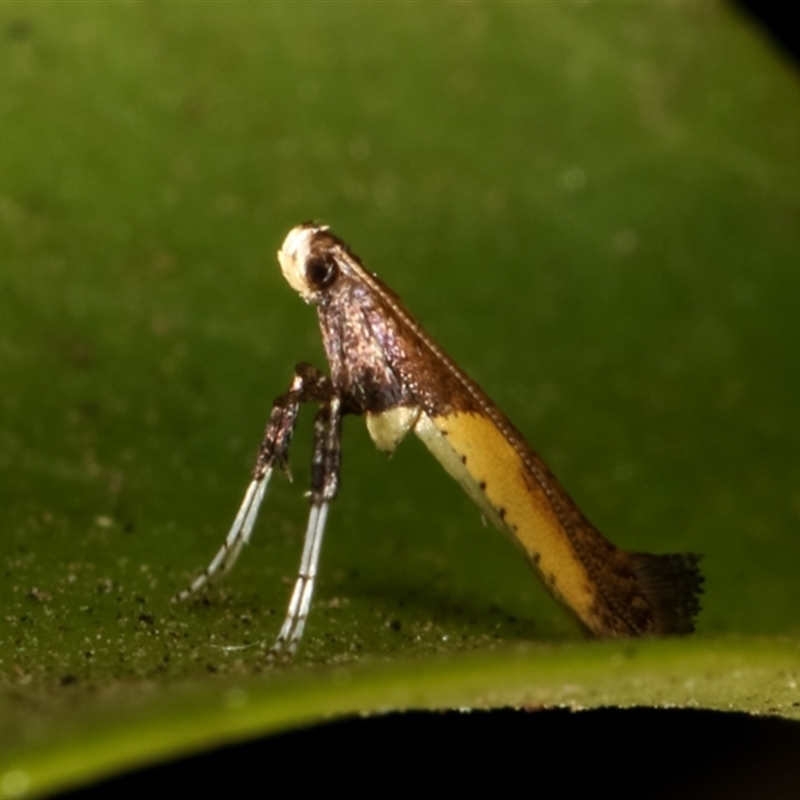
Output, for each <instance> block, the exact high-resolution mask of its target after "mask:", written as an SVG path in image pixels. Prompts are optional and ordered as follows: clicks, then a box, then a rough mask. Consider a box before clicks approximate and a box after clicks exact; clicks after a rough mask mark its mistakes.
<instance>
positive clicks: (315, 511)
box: [272, 396, 342, 655]
mask: <svg viewBox="0 0 800 800" xmlns="http://www.w3.org/2000/svg"><path fill="white" fill-rule="evenodd" d="M341 437H342V416H341V401H340V399H339V397H337V396H334V397H333V398H332V399H331V401H330V402H329V403H327V404H325V405H324V406H322V408H320V410H319V412H318V414H317V417H316V419H315V420H314V455H313V462H312V466H311V512H310V513H309V517H308V527H307V528H306V536H305V541H304V542H303V556H302V559H301V561H300V572H299V574H298V576H297V581H296V582H295V585H294V591H293V592H292V599H291V600H290V601H289V608H288V610H287V612H286V619H285V620H284V622H283V625H282V626H281V630H280V633H279V634H278V638H277V639H276V640H275V644H274V645H273V646H272V653H273V654H275V655H278V654H280V653H282V652H284V650H285V651H287V652H288V654H289V655H292V654H293V653H294V652H295V650H296V649H297V645H298V643H299V642H300V639H302V637H303V630H304V629H305V626H306V620H307V619H308V611H309V608H310V607H311V596H312V595H313V593H314V579H315V578H316V576H317V566H318V564H319V554H320V550H321V548H322V537H323V535H324V533H325V522H326V521H327V519H328V508H329V506H330V503H331V500H333V498H334V497H335V496H336V492H337V491H338V489H339V469H340V467H341V460H342V456H341Z"/></svg>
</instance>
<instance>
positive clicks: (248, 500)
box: [173, 467, 272, 600]
mask: <svg viewBox="0 0 800 800" xmlns="http://www.w3.org/2000/svg"><path fill="white" fill-rule="evenodd" d="M271 477H272V467H270V468H269V469H267V470H266V471H265V472H264V475H263V477H260V478H254V479H253V480H252V481H251V482H250V485H249V486H248V487H247V491H246V492H245V495H244V500H242V505H241V506H240V507H239V512H238V513H237V514H236V519H234V521H233V525H231V529H230V531H229V532H228V535H227V536H226V537H225V541H224V542H223V544H222V547H220V549H219V550H218V551H217V554H216V555H215V556H214V558H213V559H212V561H211V563H210V564H209V565H208V566H207V567H206V568H205V569H204V570H203V572H202V573H201V574H200V575H199V576H198V577H197V578H195V579H194V580H193V581H192V583H191V585H190V586H189V588H188V589H184V590H183V591H182V592H181V593H180V594H179V595H177V596H176V597H174V598H173V600H185V599H186V598H187V597H189V596H190V595H192V594H193V593H194V592H198V591H200V589H202V588H203V587H204V586H206V585H208V583H209V582H210V581H211V580H212V579H213V578H214V577H215V576H217V575H219V574H221V573H225V572H227V571H228V570H229V569H230V568H231V567H232V566H233V565H234V564H235V563H236V559H237V558H238V557H239V553H241V551H242V547H243V546H244V545H246V544H247V543H248V542H249V541H250V537H251V536H252V535H253V525H255V522H256V518H257V517H258V510H259V508H260V507H261V502H262V501H263V499H264V493H265V492H266V491H267V485H268V484H269V479H270V478H271Z"/></svg>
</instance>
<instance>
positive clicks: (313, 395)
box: [173, 364, 333, 600]
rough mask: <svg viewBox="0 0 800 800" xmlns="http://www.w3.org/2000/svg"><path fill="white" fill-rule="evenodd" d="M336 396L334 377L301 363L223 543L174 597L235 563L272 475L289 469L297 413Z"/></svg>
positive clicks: (199, 586)
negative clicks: (303, 405)
mask: <svg viewBox="0 0 800 800" xmlns="http://www.w3.org/2000/svg"><path fill="white" fill-rule="evenodd" d="M332 396H333V386H332V385H331V382H330V380H329V379H328V378H327V377H325V375H323V374H322V373H321V372H320V371H319V370H317V369H315V368H314V367H312V366H311V365H309V364H298V365H297V366H296V367H295V373H294V377H293V378H292V382H291V384H290V386H289V391H288V392H286V394H284V395H281V396H280V397H279V398H278V399H277V400H275V402H274V403H273V404H272V411H271V413H270V417H269V422H267V427H266V430H265V431H264V439H263V441H262V442H261V445H260V447H259V449H258V457H257V458H256V465H255V467H254V468H253V479H252V480H251V481H250V485H249V486H248V487H247V491H246V492H245V495H244V500H243V501H242V504H241V506H240V507H239V511H238V513H237V514H236V518H235V519H234V521H233V525H231V528H230V530H229V531H228V535H227V536H226V537H225V541H224V542H223V544H222V547H220V549H219V550H218V551H217V554H216V555H215V556H214V558H213V559H212V561H211V563H210V564H209V565H208V566H207V567H206V568H205V570H203V572H202V573H201V574H200V575H199V576H198V577H197V578H195V579H194V580H193V581H192V583H191V584H190V585H189V587H188V588H186V589H184V590H183V591H182V592H181V593H180V594H178V595H177V596H176V597H174V598H173V600H185V599H186V598H188V597H189V596H190V595H192V594H193V593H194V592H198V591H200V589H202V588H204V587H205V586H207V585H208V584H209V583H210V581H211V580H213V579H214V578H215V577H216V576H217V575H221V574H224V573H226V572H228V570H230V569H231V567H233V565H234V564H235V563H236V559H237V558H238V557H239V553H241V551H242V547H244V545H246V544H247V543H248V542H249V541H250V537H251V536H252V533H253V526H254V525H255V522H256V518H257V517H258V510H259V508H260V507H261V502H262V500H263V499H264V494H265V492H266V491H267V486H268V484H269V479H270V478H271V477H272V472H273V470H274V468H275V467H276V466H277V467H279V468H280V469H283V470H285V471H286V472H288V462H287V457H288V454H289V444H290V442H291V439H292V434H293V433H294V427H295V423H296V422H297V414H298V411H299V410H300V406H301V405H302V404H303V403H313V402H320V401H322V402H325V403H327V402H329V401H330V398H331V397H332Z"/></svg>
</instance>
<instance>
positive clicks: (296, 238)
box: [278, 222, 328, 303]
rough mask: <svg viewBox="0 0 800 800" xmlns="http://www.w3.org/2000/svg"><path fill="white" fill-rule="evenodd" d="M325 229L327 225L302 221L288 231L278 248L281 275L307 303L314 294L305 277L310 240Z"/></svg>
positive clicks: (309, 253) (309, 252) (311, 299)
mask: <svg viewBox="0 0 800 800" xmlns="http://www.w3.org/2000/svg"><path fill="white" fill-rule="evenodd" d="M326 230H328V226H327V225H315V224H314V223H312V222H304V223H303V224H302V225H298V226H297V227H295V228H292V229H291V230H290V231H289V233H288V234H287V236H286V238H285V239H284V240H283V244H282V245H281V249H280V250H278V261H279V262H280V265H281V270H282V271H283V277H284V278H286V280H287V281H288V282H289V285H290V286H291V287H292V288H293V289H294V290H295V291H296V292H299V294H300V296H301V297H302V298H303V300H305V301H306V302H307V303H311V302H313V301H314V297H315V295H316V292H315V290H314V289H313V288H312V287H311V286H310V285H309V283H308V280H307V278H306V263H307V261H308V259H309V256H310V255H311V242H312V240H313V238H314V236H315V235H316V234H318V233H320V232H321V231H326Z"/></svg>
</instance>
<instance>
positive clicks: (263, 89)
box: [0, 2, 800, 797]
mask: <svg viewBox="0 0 800 800" xmlns="http://www.w3.org/2000/svg"><path fill="white" fill-rule="evenodd" d="M799 130H800V90H799V89H798V84H797V78H796V74H795V73H793V72H792V70H791V69H790V67H789V65H788V64H786V63H782V62H781V61H779V60H778V59H777V58H776V56H775V55H774V54H773V53H772V52H771V51H770V50H769V48H768V46H767V44H766V42H764V41H762V40H761V39H759V37H758V35H757V34H756V33H754V32H753V31H752V30H750V29H749V28H748V27H747V26H746V25H745V24H744V23H743V21H742V20H741V19H739V18H738V17H737V16H736V14H735V13H734V12H733V11H732V9H731V8H730V7H729V6H727V5H723V4H721V3H716V2H706V3H681V2H676V3H660V2H651V3H637V4H626V3H595V4H586V3H530V4H524V3H509V4H503V3H493V4H424V5H423V4H356V3H346V4H345V3H342V4H339V3H295V4H290V3H275V4H240V3H230V4H196V5H186V4H167V3H128V4H15V3H5V4H3V5H0V387H2V393H0V409H2V415H0V500H1V502H0V532H1V533H0V569H2V573H1V575H2V577H1V578H0V608H2V618H1V619H0V797H14V796H23V795H30V794H42V793H46V792H49V791H53V790H55V789H57V788H59V787H61V786H66V785H76V784H80V783H85V782H88V781H91V780H94V779H96V778H97V777H99V776H101V775H105V774H110V773H111V772H113V771H115V770H119V769H122V768H126V767H130V766H132V765H134V764H141V763H146V762H148V761H152V760H163V759H166V758H169V757H171V756H172V755H174V754H177V753H182V752H190V751H195V750H198V749H203V748H208V747H211V746H214V745H215V744H218V743H219V742H221V741H234V740H237V739H241V738H243V737H246V736H249V735H256V734H261V733H264V732H269V731H277V730H285V729H287V728H290V727H296V726H299V725H305V724H310V723H313V722H315V721H318V720H321V719H323V718H326V717H328V716H330V715H338V714H353V713H358V712H374V711H385V710H393V709H408V708H452V707H476V708H492V707H500V706H506V705H511V706H525V707H528V706H536V707H538V706H550V705H562V704H566V705H569V706H571V707H575V708H593V707H598V706H605V705H620V706H628V705H637V704H645V705H653V706H672V705H687V706H695V707H701V708H716V709H734V710H740V711H741V710H745V711H751V712H758V713H774V714H781V715H784V716H788V717H796V716H798V712H797V709H798V708H799V707H800V706H798V702H800V693H798V692H797V690H796V681H797V678H798V671H800V670H798V666H797V665H798V664H799V663H800V661H798V641H799V640H800V637H799V636H798V634H800V582H798V581H797V577H796V575H797V566H798V563H800V537H798V536H797V528H798V523H800V462H798V458H797V453H798V452H800V421H799V420H800V418H799V417H798V414H797V408H798V407H800V372H799V371H798V369H797V342H798V341H800V322H798V316H797V312H796V306H797V297H798V296H800V271H798V269H797V254H798V252H800V225H798V224H797V221H798V219H800V189H799V188H798V187H800V136H798V131H799ZM307 219H318V220H322V221H325V222H328V223H330V224H331V225H332V227H333V229H334V230H335V231H336V232H337V233H339V234H340V235H341V236H343V237H344V238H345V239H346V240H347V241H348V242H349V243H350V244H351V245H352V247H353V248H354V250H355V251H356V252H357V253H358V254H359V255H360V256H361V257H362V258H363V259H364V261H365V263H366V265H367V266H368V268H370V269H372V270H375V271H376V272H378V273H379V275H380V276H381V278H383V279H384V280H385V281H386V282H387V283H388V284H389V285H390V286H392V287H393V288H394V289H395V290H396V291H397V292H398V294H400V296H401V297H403V299H404V301H405V302H406V303H407V305H408V306H409V308H411V309H412V311H413V312H414V313H415V315H416V316H417V317H418V318H419V319H420V321H421V322H422V323H423V324H424V325H425V327H426V329H427V330H428V331H429V332H430V333H431V334H432V335H433V336H434V337H435V338H436V339H437V340H438V341H439V342H440V343H441V344H442V346H443V347H444V349H445V350H446V351H447V352H449V353H450V354H451V355H452V356H453V357H454V358H455V359H456V361H457V362H458V363H459V364H461V365H462V366H463V367H464V368H465V369H466V370H467V371H468V372H469V373H470V374H471V375H472V376H473V377H474V378H475V379H477V380H478V381H479V382H480V383H481V385H483V386H484V388H485V389H486V391H487V392H488V393H489V394H490V396H492V397H493V398H494V399H495V401H496V402H497V403H498V405H499V406H500V407H501V408H502V409H503V410H504V411H505V412H506V413H507V414H508V415H509V416H510V418H511V419H512V420H513V421H514V423H515V424H516V425H517V426H518V427H519V428H520V429H521V430H522V431H523V432H524V433H525V434H526V436H528V438H529V440H530V441H531V443H532V444H533V446H534V447H535V448H536V449H537V450H538V451H539V452H540V453H541V454H542V456H543V457H544V458H545V460H546V461H547V463H548V464H549V465H550V466H551V467H552V468H553V470H554V471H555V472H556V474H558V475H559V477H560V479H561V481H562V482H563V483H564V484H565V485H566V486H567V488H568V489H569V491H570V493H571V494H572V495H573V496H574V497H575V499H576V500H577V501H578V503H579V505H580V506H581V507H582V508H583V509H584V511H585V512H586V513H587V515H588V516H589V517H590V518H591V519H592V520H593V521H594V522H595V524H597V526H598V528H599V529H600V530H602V531H603V532H604V533H605V534H606V535H607V536H609V538H611V539H612V540H613V541H614V542H615V543H617V544H618V545H620V546H622V547H625V548H627V549H632V550H642V551H650V552H698V553H702V554H704V560H703V562H702V566H703V571H704V573H705V575H706V585H705V589H706V593H705V595H704V597H703V611H702V613H701V616H700V618H699V624H698V633H697V634H696V635H695V636H694V637H692V638H689V639H686V640H681V641H663V642H656V641H648V642H635V643H631V642H623V643H616V644H607V643H606V644H598V643H593V642H587V641H584V640H583V639H582V637H581V634H580V632H579V631H578V630H577V628H576V627H575V625H574V623H573V622H572V621H571V620H570V619H569V618H568V617H567V615H565V613H564V612H563V610H562V609H561V608H559V607H558V606H557V605H556V604H555V603H554V602H553V601H552V599H551V598H550V597H549V595H548V594H547V593H546V591H545V590H544V589H543V588H542V587H541V586H540V585H539V584H538V582H537V581H536V580H535V578H533V576H532V575H531V573H530V571H529V570H528V568H527V566H526V565H525V563H524V561H523V560H522V559H521V558H520V557H519V554H518V553H517V552H516V551H515V549H514V548H513V547H512V546H511V545H510V544H509V543H508V542H507V541H506V540H505V539H504V538H503V537H501V536H498V535H497V534H496V533H495V532H494V531H492V530H485V529H484V526H483V525H482V524H481V521H480V516H479V514H477V513H476V510H475V508H474V507H473V506H472V505H471V503H470V501H469V500H468V498H466V497H465V496H463V494H462V493H461V491H460V489H459V487H458V486H457V485H455V484H454V483H453V482H452V481H450V479H449V478H448V477H447V476H446V475H445V474H444V473H443V472H442V470H441V469H440V468H439V466H438V465H437V464H436V463H435V462H434V461H433V460H432V459H430V457H429V456H428V454H427V452H425V450H424V448H423V447H421V446H420V445H419V443H418V442H411V441H409V442H407V443H403V445H402V446H401V447H400V448H399V449H398V451H397V453H396V454H395V455H394V456H393V457H392V458H391V459H386V458H385V457H384V456H382V455H381V454H379V453H377V452H376V451H375V449H374V447H373V446H372V443H371V442H370V440H369V438H368V436H367V434H366V432H365V430H364V426H363V423H362V422H361V421H360V420H358V419H349V420H347V422H346V425H345V448H344V467H343V475H342V491H341V493H340V496H339V497H338V498H337V500H336V504H335V506H334V508H333V510H332V514H331V518H330V521H329V526H328V534H327V540H326V542H325V548H324V552H323V556H322V565H321V569H322V571H321V574H320V578H319V583H318V587H317V595H316V601H315V604H314V607H313V610H312V614H311V617H310V620H309V627H308V630H307V633H306V638H305V640H304V642H303V646H302V648H301V650H300V652H299V654H298V657H297V658H296V659H295V660H294V662H293V663H292V664H290V665H287V664H280V665H273V664H271V663H270V662H269V661H268V659H267V656H266V653H267V651H268V649H269V646H270V644H271V642H272V640H273V639H274V636H275V634H276V631H277V628H278V627H279V625H280V621H281V619H282V617H283V614H284V610H285V606H286V602H287V599H288V594H289V592H290V588H291V584H292V582H293V580H294V576H295V574H296V570H297V564H298V561H299V555H300V547H301V538H302V532H303V529H304V525H305V519H304V517H305V514H306V513H307V503H306V501H305V500H304V498H303V492H304V489H305V487H306V485H307V482H308V471H309V470H308V464H309V461H310V433H311V431H310V420H309V419H308V418H306V417H307V416H308V415H306V416H305V417H304V418H303V419H301V423H300V426H299V430H298V432H297V435H296V438H295V440H294V443H293V449H292V454H291V469H292V473H293V475H294V482H293V483H290V482H288V481H286V480H283V479H282V478H281V476H277V477H276V478H275V479H274V480H273V484H272V486H271V487H270V492H269V496H268V497H267V500H266V502H265V505H264V509H263V511H262V515H261V519H260V520H259V524H258V528H257V530H256V533H255V536H254V538H253V542H252V544H251V545H250V547H249V548H248V551H247V553H245V555H244V556H243V557H242V559H241V561H240V563H239V564H238V565H237V568H236V570H235V572H234V573H233V574H232V575H230V576H229V577H228V579H227V580H226V581H225V582H223V583H221V584H219V585H218V586H217V587H215V588H213V589H212V590H211V591H210V592H209V593H208V594H207V595H206V596H205V597H203V598H200V599H198V600H197V601H193V602H189V603H184V604H172V603H170V598H171V597H172V596H173V595H174V594H175V593H176V592H177V591H179V590H180V589H182V588H184V587H185V586H186V585H187V582H188V581H189V580H190V579H191V578H192V577H193V576H195V575H196V574H197V573H198V572H199V570H200V569H202V568H203V567H204V566H205V565H206V564H207V563H208V561H209V560H210V558H211V556H212V555H213V553H214V552H215V550H216V549H217V548H218V547H219V545H220V544H221V541H222V538H223V536H224V535H225V532H226V531H227V529H228V527H229V525H230V522H231V520H232V517H233V514H234V513H235V511H236V508H237V506H238V503H239V502H240V500H241V495H242V493H243V492H244V489H245V486H246V484H247V480H248V472H249V469H250V468H251V466H252V462H253V459H254V456H255V452H256V448H257V445H258V442H259V440H260V437H261V434H262V431H263V426H264V423H265V422H266V419H267V416H268V414H269V409H270V407H271V402H272V399H273V398H274V397H275V396H277V395H279V394H281V393H282V392H284V391H285V390H286V388H287V385H288V382H289V380H290V377H291V374H292V369H293V366H294V364H295V363H296V362H299V361H310V362H312V363H315V364H316V365H318V366H320V367H322V366H324V356H323V353H322V348H321V345H320V340H319V331H318V330H317V326H316V321H315V318H314V313H313V311H312V310H311V309H309V308H307V307H305V306H304V305H303V304H302V303H301V302H300V301H299V300H298V299H297V297H296V295H295V293H294V292H293V291H292V290H291V289H290V288H289V287H288V286H287V285H286V284H285V282H284V280H283V278H282V276H281V274H280V270H279V269H278V266H277V263H276V260H275V252H276V250H277V249H278V247H279V246H280V243H281V241H282V239H283V237H284V236H285V234H286V232H287V231H288V230H289V228H291V227H292V226H293V225H295V224H297V223H299V222H301V221H303V220H307Z"/></svg>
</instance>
